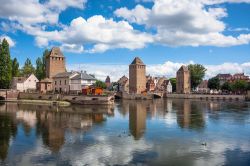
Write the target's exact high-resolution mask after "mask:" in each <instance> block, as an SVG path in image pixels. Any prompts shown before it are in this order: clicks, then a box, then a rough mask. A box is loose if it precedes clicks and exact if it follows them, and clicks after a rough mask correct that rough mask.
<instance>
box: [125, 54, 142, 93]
mask: <svg viewBox="0 0 250 166" xmlns="http://www.w3.org/2000/svg"><path fill="white" fill-rule="evenodd" d="M145 91H146V65H145V64H144V63H143V62H142V60H141V59H140V58H139V57H136V58H135V59H134V60H133V62H132V63H131V64H130V65H129V93H131V94H141V93H142V92H145Z"/></svg>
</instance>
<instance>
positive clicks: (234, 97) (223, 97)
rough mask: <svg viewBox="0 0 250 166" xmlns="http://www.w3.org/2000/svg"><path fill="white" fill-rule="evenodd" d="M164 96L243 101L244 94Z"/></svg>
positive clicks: (244, 98) (169, 95) (168, 96)
mask: <svg viewBox="0 0 250 166" xmlns="http://www.w3.org/2000/svg"><path fill="white" fill-rule="evenodd" d="M165 97H166V98H175V99H200V100H234V101H245V100H246V96H245V95H206V94H166V96H165Z"/></svg>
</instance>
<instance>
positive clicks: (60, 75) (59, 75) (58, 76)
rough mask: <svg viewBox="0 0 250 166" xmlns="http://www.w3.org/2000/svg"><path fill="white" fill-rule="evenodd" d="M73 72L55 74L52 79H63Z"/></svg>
mask: <svg viewBox="0 0 250 166" xmlns="http://www.w3.org/2000/svg"><path fill="white" fill-rule="evenodd" d="M74 73H75V72H63V73H58V74H56V75H55V76H54V77H53V78H63V77H70V76H71V75H72V74H74Z"/></svg>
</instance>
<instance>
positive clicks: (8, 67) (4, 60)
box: [0, 39, 12, 89]
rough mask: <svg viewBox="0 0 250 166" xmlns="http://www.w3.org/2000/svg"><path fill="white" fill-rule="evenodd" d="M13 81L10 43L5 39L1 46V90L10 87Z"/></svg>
mask: <svg viewBox="0 0 250 166" xmlns="http://www.w3.org/2000/svg"><path fill="white" fill-rule="evenodd" d="M11 79H12V62H11V58H10V50H9V43H8V42H7V40H6V39H3V41H2V44H1V45H0V88H3V89H7V88H9V87H10V82H11Z"/></svg>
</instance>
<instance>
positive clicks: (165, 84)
mask: <svg viewBox="0 0 250 166" xmlns="http://www.w3.org/2000/svg"><path fill="white" fill-rule="evenodd" d="M162 86H163V87H164V91H165V92H167V93H172V91H173V87H172V84H171V81H170V80H164V81H163V84H162Z"/></svg>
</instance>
